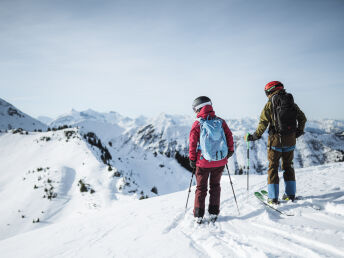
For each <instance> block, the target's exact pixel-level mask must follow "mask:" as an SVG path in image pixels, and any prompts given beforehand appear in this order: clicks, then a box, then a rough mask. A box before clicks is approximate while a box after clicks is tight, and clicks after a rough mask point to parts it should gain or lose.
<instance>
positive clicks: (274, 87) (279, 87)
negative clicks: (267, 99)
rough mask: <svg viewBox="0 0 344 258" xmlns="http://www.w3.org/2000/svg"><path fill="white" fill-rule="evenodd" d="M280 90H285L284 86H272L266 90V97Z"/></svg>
mask: <svg viewBox="0 0 344 258" xmlns="http://www.w3.org/2000/svg"><path fill="white" fill-rule="evenodd" d="M279 89H283V85H281V84H277V85H275V86H272V87H271V88H270V89H267V90H265V94H266V96H269V95H270V94H271V93H272V92H274V91H275V90H279Z"/></svg>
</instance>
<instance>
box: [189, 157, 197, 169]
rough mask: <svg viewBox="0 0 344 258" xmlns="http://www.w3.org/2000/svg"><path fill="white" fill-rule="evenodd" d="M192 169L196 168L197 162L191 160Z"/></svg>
mask: <svg viewBox="0 0 344 258" xmlns="http://www.w3.org/2000/svg"><path fill="white" fill-rule="evenodd" d="M190 167H191V168H196V160H191V159H190Z"/></svg>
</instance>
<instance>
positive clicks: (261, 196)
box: [254, 190, 294, 216]
mask: <svg viewBox="0 0 344 258" xmlns="http://www.w3.org/2000/svg"><path fill="white" fill-rule="evenodd" d="M263 192H266V191H264V190H263ZM254 195H255V196H256V197H257V199H258V200H259V201H260V202H261V203H263V204H264V205H265V206H266V207H269V208H270V209H272V210H274V211H276V212H278V213H280V214H282V215H285V216H294V214H288V213H285V212H283V211H281V210H279V209H277V208H275V207H274V206H272V205H270V204H268V203H267V202H266V201H265V198H264V195H265V194H262V192H255V193H254Z"/></svg>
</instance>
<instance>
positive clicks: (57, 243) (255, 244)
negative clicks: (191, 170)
mask: <svg viewBox="0 0 344 258" xmlns="http://www.w3.org/2000/svg"><path fill="white" fill-rule="evenodd" d="M343 173H344V164H343V163H336V164H328V165H323V166H318V167H309V168H304V169H298V170H297V171H296V175H297V186H298V194H299V195H301V196H302V197H303V199H302V200H298V201H297V202H295V203H284V204H281V205H280V209H281V210H283V211H284V212H288V213H292V214H294V216H293V217H286V216H284V215H280V214H278V213H276V212H275V211H272V210H269V209H267V208H265V207H263V206H262V205H261V204H260V203H259V202H258V201H257V200H256V199H255V197H253V195H252V192H250V193H249V194H248V193H247V192H246V177H243V176H239V175H232V180H233V182H234V188H235V191H236V195H237V199H238V203H239V208H240V215H238V212H237V209H236V206H235V203H234V199H233V194H232V192H231V188H230V185H229V179H228V175H224V176H223V178H222V198H221V216H220V217H219V219H218V221H217V222H216V224H215V225H211V224H210V225H207V224H204V225H200V226H199V225H197V224H195V222H194V221H193V218H192V214H191V210H192V203H193V198H194V193H193V192H194V190H195V189H194V187H193V191H192V194H191V197H190V202H189V208H188V210H187V213H186V214H184V206H185V201H186V196H187V190H185V191H181V192H177V193H174V194H169V195H164V196H161V197H155V198H150V199H147V200H141V201H138V200H125V201H121V200H119V201H116V202H113V203H112V204H111V205H109V206H108V207H107V208H102V209H99V210H93V211H91V212H88V213H87V214H86V215H85V213H79V214H75V216H74V217H70V218H68V219H65V220H63V221H60V222H57V223H53V224H51V223H50V221H49V219H47V220H46V221H43V223H45V224H46V226H45V227H43V228H38V229H36V230H32V231H29V232H26V233H23V234H19V235H16V236H14V237H10V238H7V239H3V240H2V241H0V253H1V256H2V257H276V256H278V257H343V256H344V188H343V185H344V177H343ZM250 182H251V189H254V190H260V189H265V188H266V176H265V175H251V178H250ZM186 187H187V185H186V186H185V188H186ZM281 187H282V185H281ZM53 202H55V200H53ZM18 247H20V248H18Z"/></svg>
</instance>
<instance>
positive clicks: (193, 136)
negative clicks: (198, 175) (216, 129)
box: [189, 105, 234, 168]
mask: <svg viewBox="0 0 344 258" xmlns="http://www.w3.org/2000/svg"><path fill="white" fill-rule="evenodd" d="M208 115H209V117H215V112H214V110H213V107H212V106H210V105H207V106H204V107H203V108H202V109H201V111H200V112H199V113H198V115H197V118H199V117H200V118H204V119H206V118H207V117H208ZM222 121H223V123H222V127H223V129H224V132H225V135H226V140H227V146H228V151H234V144H233V136H232V132H231V130H230V129H229V128H228V125H227V123H226V121H225V120H222ZM200 131H201V129H200V123H199V121H195V122H194V123H193V125H192V128H191V131H190V137H189V159H190V160H197V162H196V166H198V167H201V168H214V167H222V166H224V165H226V164H227V158H224V159H222V160H219V161H211V162H209V161H208V160H206V159H205V158H202V159H200V157H201V151H200V150H197V146H198V142H199V138H200Z"/></svg>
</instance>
